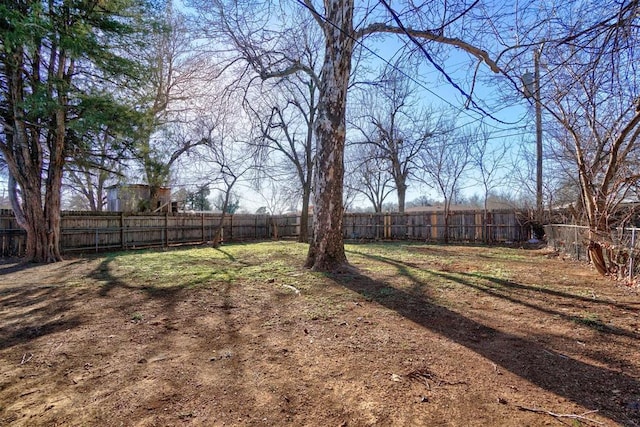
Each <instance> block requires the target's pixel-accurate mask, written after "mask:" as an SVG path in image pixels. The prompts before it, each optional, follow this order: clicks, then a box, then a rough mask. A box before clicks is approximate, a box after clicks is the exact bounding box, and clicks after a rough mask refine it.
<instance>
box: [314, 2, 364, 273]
mask: <svg viewBox="0 0 640 427" xmlns="http://www.w3.org/2000/svg"><path fill="white" fill-rule="evenodd" d="M325 19H326V22H327V23H331V24H325V25H324V28H323V30H324V33H325V40H326V41H325V55H324V64H323V66H322V72H321V85H320V88H319V89H320V90H319V93H320V97H319V101H318V119H317V121H316V127H315V132H316V142H317V167H316V181H315V186H316V191H315V193H314V200H315V206H314V211H313V215H314V224H313V237H312V239H311V244H310V246H309V253H308V256H307V261H306V263H305V265H306V266H307V267H308V268H311V269H313V270H317V271H335V270H339V269H341V268H342V267H344V266H346V265H347V257H346V254H345V251H344V241H343V237H342V214H343V211H344V207H343V200H342V191H343V189H342V185H343V178H344V147H345V135H346V124H345V109H346V107H345V106H346V98H347V87H348V83H349V74H350V72H351V57H352V53H353V43H354V37H353V0H327V1H325Z"/></svg>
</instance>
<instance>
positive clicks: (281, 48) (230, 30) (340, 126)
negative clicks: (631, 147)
mask: <svg viewBox="0 0 640 427" xmlns="http://www.w3.org/2000/svg"><path fill="white" fill-rule="evenodd" d="M192 3H193V5H194V6H196V8H197V9H198V11H199V12H200V13H201V17H202V18H204V20H205V22H204V23H203V27H204V26H206V27H207V29H208V30H209V29H211V28H214V30H213V31H216V30H219V31H216V34H213V35H215V36H216V37H217V38H218V40H221V41H224V42H225V43H229V44H230V45H231V46H233V48H234V50H235V52H236V55H235V56H234V57H232V58H230V61H231V62H234V63H237V62H238V61H242V62H243V63H245V64H246V68H245V69H246V70H247V72H252V73H254V74H255V75H256V76H257V77H259V78H261V79H263V80H264V79H269V78H274V77H278V78H280V77H282V76H285V75H291V74H295V73H299V72H302V73H307V74H308V75H309V77H310V78H312V79H314V80H315V81H316V85H317V87H318V116H317V119H316V121H315V131H314V132H315V136H316V161H317V167H316V173H315V180H314V182H315V192H314V235H313V237H312V240H311V244H310V247H309V252H308V256H307V262H306V266H307V267H309V268H312V269H314V270H323V271H334V270H340V269H341V268H342V267H343V266H345V265H347V259H346V255H345V251H344V242H343V237H342V216H343V212H344V207H343V178H344V149H345V136H346V123H345V111H346V105H347V89H348V86H349V77H350V74H351V66H352V60H353V55H354V49H355V46H356V43H361V42H363V41H364V40H366V39H368V38H369V36H371V35H373V34H396V35H402V36H405V37H409V38H410V39H411V40H412V42H414V41H415V46H419V47H420V51H421V52H423V53H425V54H426V55H425V57H427V58H429V59H433V57H432V56H431V55H429V53H428V50H427V49H426V48H425V47H424V43H420V42H418V39H420V40H422V41H423V42H433V43H437V44H441V45H448V46H455V47H457V48H459V49H462V50H464V51H466V52H468V53H469V54H470V55H472V57H474V58H477V59H478V60H479V61H482V62H485V63H486V64H488V65H489V66H490V68H491V69H492V70H493V71H495V72H499V68H498V67H497V65H496V64H495V63H494V62H493V61H492V60H491V59H490V57H489V55H488V54H487V52H485V51H484V50H482V49H479V48H477V47H475V46H474V45H472V44H470V43H468V42H465V41H464V40H463V39H462V38H461V37H462V36H463V34H461V33H460V34H455V35H453V34H452V35H447V32H448V31H451V30H453V31H455V32H457V31H466V33H465V34H470V33H471V32H472V31H473V29H472V28H471V26H469V25H468V24H469V22H464V25H462V24H460V23H457V21H458V20H459V19H460V18H462V17H464V16H465V15H466V14H468V13H469V10H470V9H472V7H468V6H467V5H465V4H462V3H460V4H456V5H452V7H448V8H446V9H444V10H438V9H437V8H431V7H430V5H429V4H423V5H418V6H416V5H413V4H411V5H406V7H407V9H410V10H411V13H410V14H409V13H407V14H405V12H407V11H406V10H400V11H399V12H397V11H395V10H393V9H392V8H391V7H390V5H389V3H388V2H386V1H380V2H374V3H370V4H366V5H362V7H358V9H357V14H356V7H355V1H354V0H326V1H324V3H323V5H322V6H320V5H317V4H315V3H314V2H313V1H312V0H301V1H300V2H299V3H298V5H299V6H300V8H302V9H300V8H292V7H291V5H290V4H287V5H286V6H282V7H278V5H277V4H273V3H272V2H257V3H256V2H239V1H229V2H225V1H223V0H217V1H214V2H213V5H214V7H211V4H210V3H208V2H199V1H197V0H193V1H192ZM291 10H295V14H296V16H297V15H299V14H300V10H303V11H304V12H306V13H308V15H307V16H310V17H311V18H312V19H313V20H314V21H315V23H316V24H317V25H318V26H319V28H320V29H321V31H322V33H323V35H324V42H325V46H324V52H323V56H322V57H323V63H322V67H321V70H320V73H316V72H314V70H309V69H308V67H305V66H304V65H303V63H302V62H301V61H300V60H299V57H298V55H297V54H296V49H295V45H293V46H292V45H291V44H290V43H288V40H289V39H290V36H289V35H290V34H292V33H293V34H296V33H297V32H298V31H300V30H299V29H300V28H301V27H303V26H304V25H309V21H308V20H307V21H304V22H301V21H300V20H297V19H292V16H291V15H289V16H285V17H283V16H281V15H283V14H284V15H286V12H287V11H291ZM356 15H357V16H356ZM356 18H357V19H356ZM401 18H406V19H407V21H406V22H403V20H402V19H401ZM274 22H287V23H291V26H288V27H287V28H286V29H285V28H279V29H275V28H274V26H273V23H274ZM390 22H393V24H390ZM435 22H438V23H439V24H436V25H435V26H434V25H433V24H434V23H435ZM414 24H415V27H414ZM480 24H481V23H480ZM434 27H435V28H436V29H435V30H432V28H434ZM415 28H420V29H415ZM427 28H429V29H427ZM469 30H471V32H469ZM210 31H212V30H210ZM285 35H286V36H285Z"/></svg>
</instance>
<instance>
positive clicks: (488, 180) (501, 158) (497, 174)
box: [469, 127, 508, 241]
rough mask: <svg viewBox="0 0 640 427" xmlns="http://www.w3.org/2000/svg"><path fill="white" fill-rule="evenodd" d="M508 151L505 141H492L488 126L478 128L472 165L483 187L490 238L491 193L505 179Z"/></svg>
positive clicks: (485, 217) (471, 154)
mask: <svg viewBox="0 0 640 427" xmlns="http://www.w3.org/2000/svg"><path fill="white" fill-rule="evenodd" d="M507 153H508V149H507V146H506V145H505V144H504V143H497V144H495V143H492V138H491V133H490V132H489V131H488V130H487V129H486V127H480V128H478V130H477V132H476V134H475V136H474V138H473V141H472V144H471V147H470V151H469V156H470V157H469V161H470V166H471V167H473V169H475V171H476V172H477V174H478V175H477V178H476V182H477V183H478V184H480V185H481V187H482V191H483V193H482V198H483V215H484V221H483V224H484V230H483V238H484V239H485V241H488V240H489V233H488V229H487V224H488V219H489V209H488V203H489V195H490V194H491V192H492V191H493V190H494V189H495V188H497V187H499V186H500V185H501V184H502V183H503V182H504V181H505V176H504V175H501V172H502V173H504V167H505V157H506V155H507Z"/></svg>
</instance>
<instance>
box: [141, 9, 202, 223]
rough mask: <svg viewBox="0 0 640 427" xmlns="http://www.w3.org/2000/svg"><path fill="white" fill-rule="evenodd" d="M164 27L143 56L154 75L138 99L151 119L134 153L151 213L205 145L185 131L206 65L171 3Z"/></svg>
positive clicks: (147, 122) (154, 35)
mask: <svg viewBox="0 0 640 427" xmlns="http://www.w3.org/2000/svg"><path fill="white" fill-rule="evenodd" d="M163 24H164V25H163V26H161V27H160V28H159V29H158V30H157V31H155V32H153V33H152V42H151V44H150V46H149V48H148V49H147V50H146V51H144V52H143V53H142V55H144V60H145V62H146V63H147V64H148V66H149V68H150V69H151V70H152V73H151V78H150V79H149V81H148V82H147V85H146V86H145V88H144V89H145V90H144V91H142V92H141V93H140V94H139V100H138V102H140V103H141V104H142V105H143V106H144V114H145V116H146V119H145V122H144V126H142V127H141V129H140V131H139V132H138V140H137V143H136V144H135V147H134V150H133V151H134V157H135V159H136V160H137V162H138V164H139V165H140V167H141V169H142V174H143V176H144V180H145V181H146V183H147V185H149V193H150V195H149V197H150V203H151V204H150V208H151V209H152V210H154V209H156V208H157V207H158V195H159V189H160V187H162V186H165V185H168V184H169V180H170V177H171V169H172V167H173V166H174V165H175V163H176V162H177V160H178V159H179V158H180V157H181V156H183V155H184V154H186V153H188V152H190V151H192V150H194V148H195V147H197V146H199V145H201V144H204V143H205V142H206V141H205V140H204V139H201V138H200V139H199V138H195V139H194V138H191V137H185V136H184V135H183V132H182V127H183V125H184V123H185V122H188V121H189V120H192V116H193V115H197V114H198V113H197V112H195V113H194V109H196V108H195V105H194V104H196V103H197V101H196V100H195V99H194V98H198V97H200V96H201V94H200V93H197V92H196V91H195V90H194V88H197V87H198V86H199V85H201V84H202V82H203V76H201V75H200V74H199V71H200V70H201V69H202V68H203V67H205V65H206V62H203V59H202V58H201V57H200V56H199V55H198V54H197V52H196V51H195V50H194V45H193V35H192V34H191V33H190V32H189V29H188V27H187V24H186V21H185V17H184V15H183V14H182V13H181V12H180V11H178V10H176V9H175V8H174V7H173V4H172V3H171V2H169V3H167V6H166V9H165V14H164V22H163Z"/></svg>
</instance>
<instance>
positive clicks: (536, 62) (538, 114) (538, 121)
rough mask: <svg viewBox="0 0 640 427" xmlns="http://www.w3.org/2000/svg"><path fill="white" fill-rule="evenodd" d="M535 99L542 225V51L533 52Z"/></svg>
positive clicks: (538, 213)
mask: <svg viewBox="0 0 640 427" xmlns="http://www.w3.org/2000/svg"><path fill="white" fill-rule="evenodd" d="M533 66H534V68H535V71H534V74H535V76H534V80H533V81H534V87H535V89H534V95H533V96H534V99H535V103H536V156H537V157H536V221H537V222H538V224H540V225H542V223H543V221H544V218H543V209H542V102H541V101H540V49H535V50H534V51H533Z"/></svg>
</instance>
